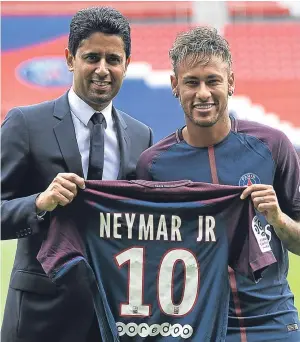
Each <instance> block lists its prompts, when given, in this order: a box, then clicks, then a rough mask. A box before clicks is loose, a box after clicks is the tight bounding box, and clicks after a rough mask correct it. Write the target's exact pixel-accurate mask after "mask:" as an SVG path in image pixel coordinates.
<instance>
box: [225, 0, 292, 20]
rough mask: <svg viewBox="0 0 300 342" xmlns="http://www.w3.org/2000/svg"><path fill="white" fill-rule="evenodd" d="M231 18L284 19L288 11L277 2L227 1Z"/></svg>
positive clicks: (288, 13)
mask: <svg viewBox="0 0 300 342" xmlns="http://www.w3.org/2000/svg"><path fill="white" fill-rule="evenodd" d="M227 6H228V11H229V15H230V16H231V17H244V18H245V17H286V16H289V15H290V11H289V9H288V8H287V7H285V6H284V5H283V4H282V2H280V3H279V2H277V1H227Z"/></svg>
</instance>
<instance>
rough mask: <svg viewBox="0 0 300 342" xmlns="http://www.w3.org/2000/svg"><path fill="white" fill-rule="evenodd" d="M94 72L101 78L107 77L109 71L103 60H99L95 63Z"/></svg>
mask: <svg viewBox="0 0 300 342" xmlns="http://www.w3.org/2000/svg"><path fill="white" fill-rule="evenodd" d="M95 72H96V74H97V75H99V76H101V77H104V76H106V75H108V73H109V71H108V68H107V63H106V60H105V58H101V59H100V61H99V62H98V63H97V68H96V70H95Z"/></svg>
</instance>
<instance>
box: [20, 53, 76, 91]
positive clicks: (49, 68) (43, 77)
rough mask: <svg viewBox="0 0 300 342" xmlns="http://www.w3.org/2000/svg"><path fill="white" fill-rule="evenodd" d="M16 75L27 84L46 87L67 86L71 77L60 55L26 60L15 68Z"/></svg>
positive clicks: (70, 81) (70, 82)
mask: <svg viewBox="0 0 300 342" xmlns="http://www.w3.org/2000/svg"><path fill="white" fill-rule="evenodd" d="M17 76H18V78H19V79H21V80H22V81H23V82H24V81H25V82H26V83H27V84H28V83H29V84H31V85H35V86H40V87H46V88H49V87H50V88H53V87H69V86H70V85H71V84H72V77H73V76H72V73H70V72H69V71H68V69H67V67H66V61H65V59H64V58H62V57H39V58H33V59H31V60H27V61H25V62H23V63H21V64H20V65H19V67H18V68H17Z"/></svg>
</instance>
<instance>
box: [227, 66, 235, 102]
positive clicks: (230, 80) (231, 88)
mask: <svg viewBox="0 0 300 342" xmlns="http://www.w3.org/2000/svg"><path fill="white" fill-rule="evenodd" d="M234 87H235V81H234V73H233V72H232V71H231V72H230V74H229V77H228V93H229V94H231V95H233V93H234ZM231 95H230V96H231Z"/></svg>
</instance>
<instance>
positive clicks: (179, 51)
mask: <svg viewBox="0 0 300 342" xmlns="http://www.w3.org/2000/svg"><path fill="white" fill-rule="evenodd" d="M169 56H170V59H171V63H172V66H173V71H174V73H175V75H177V73H176V72H177V68H178V65H179V64H180V63H182V62H184V63H189V65H190V66H194V65H195V64H198V63H200V64H202V65H206V64H208V63H209V61H210V60H211V58H212V57H213V56H216V57H219V58H221V60H222V61H223V62H225V63H226V64H227V65H228V71H231V66H232V59H231V52H230V48H229V44H228V42H227V40H226V39H225V38H223V37H222V36H221V35H220V34H218V31H217V29H215V28H213V27H208V26H199V27H196V28H193V29H191V30H190V31H187V32H183V33H180V34H178V35H177V37H176V39H175V41H174V44H173V46H172V48H171V50H170V51H169Z"/></svg>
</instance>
